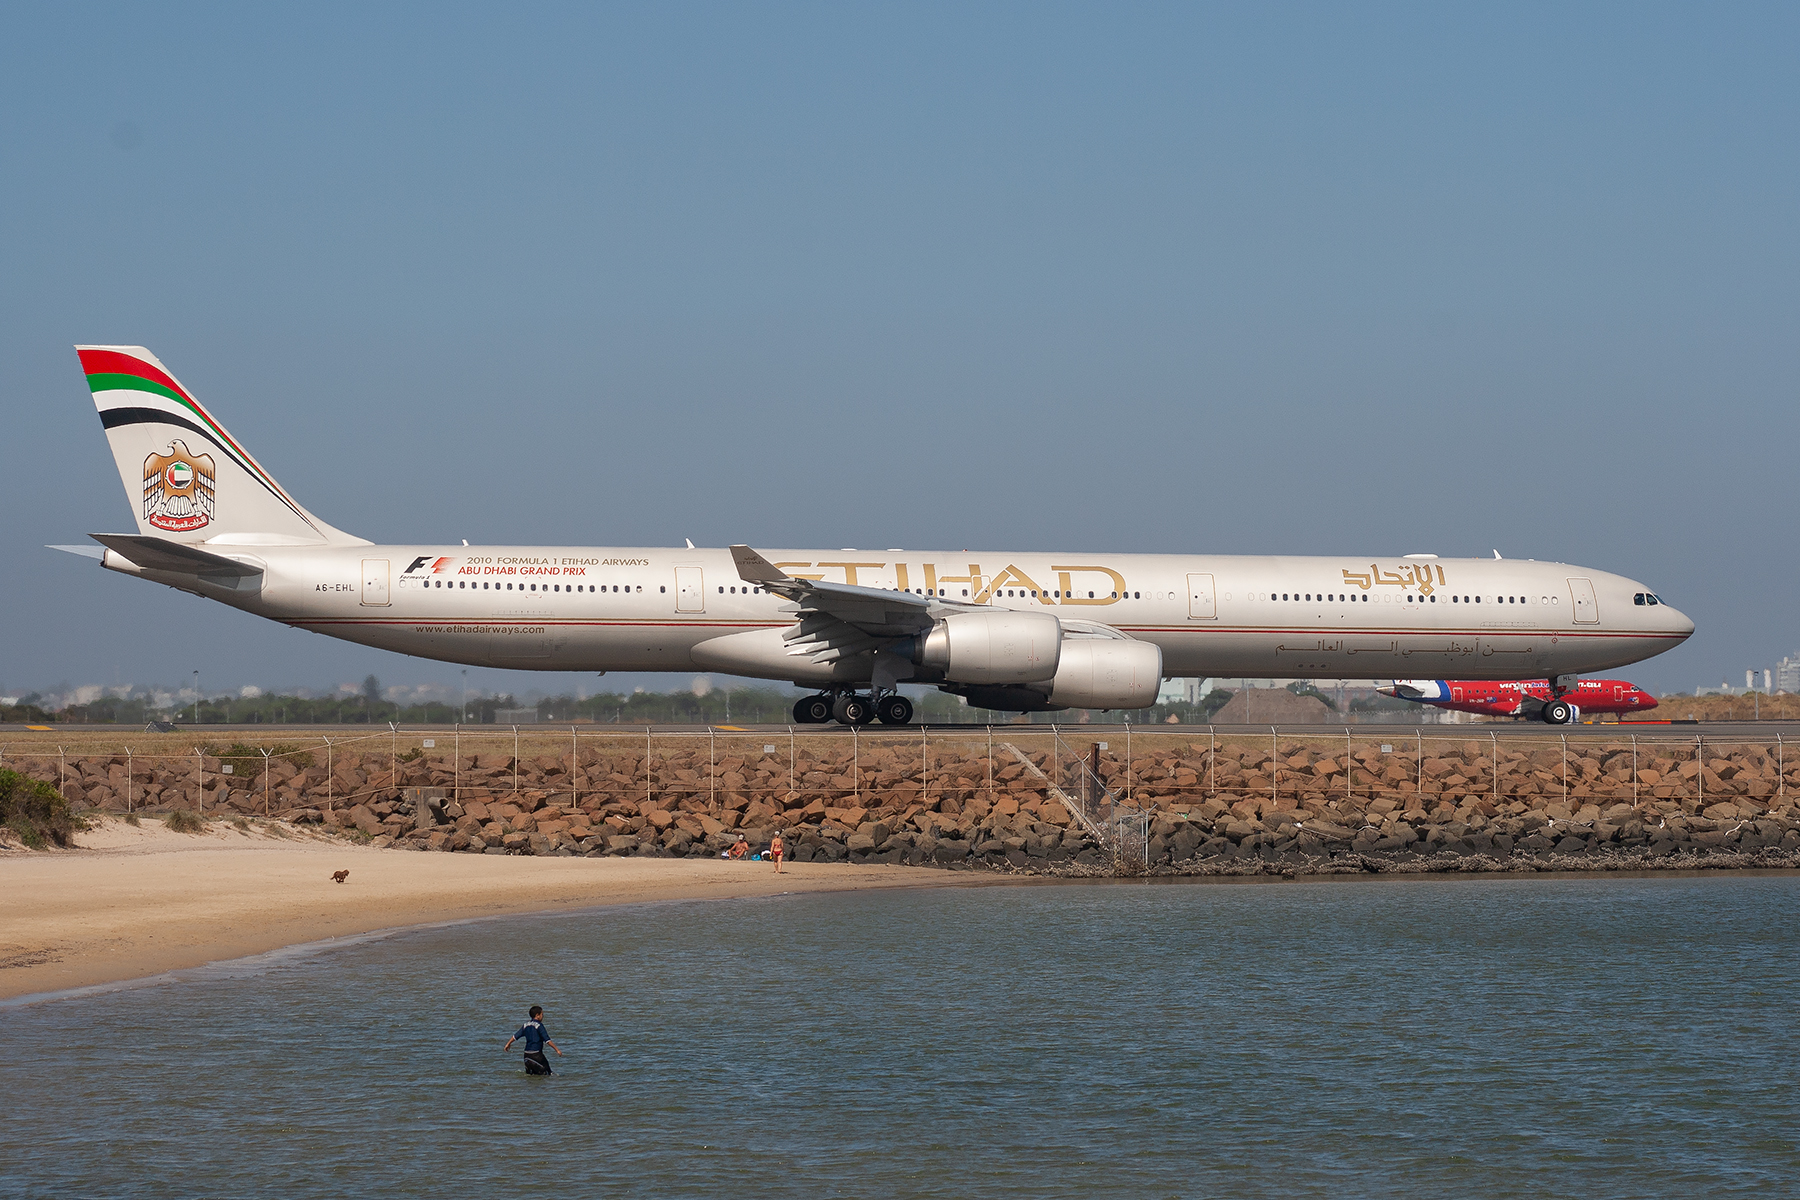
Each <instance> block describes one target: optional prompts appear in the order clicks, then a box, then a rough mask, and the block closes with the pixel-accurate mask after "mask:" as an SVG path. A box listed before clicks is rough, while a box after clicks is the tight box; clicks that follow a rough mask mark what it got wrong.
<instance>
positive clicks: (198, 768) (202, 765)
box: [194, 746, 206, 817]
mask: <svg viewBox="0 0 1800 1200" xmlns="http://www.w3.org/2000/svg"><path fill="white" fill-rule="evenodd" d="M194 773H195V774H196V775H197V776H198V777H199V779H200V786H199V787H197V788H196V789H194V813H195V815H197V816H200V817H205V816H206V760H205V759H204V758H201V757H200V747H198V746H195V747H194Z"/></svg>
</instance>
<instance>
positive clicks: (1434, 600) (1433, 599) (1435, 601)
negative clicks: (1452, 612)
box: [1431, 596, 1437, 604]
mask: <svg viewBox="0 0 1800 1200" xmlns="http://www.w3.org/2000/svg"><path fill="white" fill-rule="evenodd" d="M1431 602H1432V603H1433V604H1436V603H1437V597H1436V596H1433V597H1432V598H1431Z"/></svg>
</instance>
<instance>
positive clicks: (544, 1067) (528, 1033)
mask: <svg viewBox="0 0 1800 1200" xmlns="http://www.w3.org/2000/svg"><path fill="white" fill-rule="evenodd" d="M526 1016H527V1017H528V1018H530V1019H529V1020H527V1021H526V1022H525V1024H523V1025H521V1026H519V1032H517V1033H515V1034H513V1035H512V1036H511V1037H509V1038H507V1039H506V1045H505V1046H504V1047H502V1048H503V1049H506V1050H511V1049H512V1044H513V1043H514V1042H517V1041H523V1042H524V1043H525V1073H526V1074H527V1075H554V1074H556V1072H555V1071H552V1070H551V1069H550V1060H549V1059H547V1058H545V1057H544V1047H545V1046H548V1047H550V1048H551V1049H552V1050H556V1057H558V1058H561V1057H562V1051H561V1050H558V1049H557V1046H556V1043H555V1042H553V1041H551V1040H550V1030H549V1029H548V1028H546V1027H545V1025H544V1009H543V1006H541V1005H537V1004H534V1005H532V1006H531V1011H530V1012H529V1013H527V1014H526Z"/></svg>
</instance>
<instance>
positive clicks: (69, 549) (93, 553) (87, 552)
mask: <svg viewBox="0 0 1800 1200" xmlns="http://www.w3.org/2000/svg"><path fill="white" fill-rule="evenodd" d="M44 549H46V550H61V551H62V552H63V553H64V554H79V555H81V557H83V558H93V559H104V558H105V557H106V550H105V549H104V548H103V547H100V546H45V547H44Z"/></svg>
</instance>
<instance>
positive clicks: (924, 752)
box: [919, 725, 931, 800]
mask: <svg viewBox="0 0 1800 1200" xmlns="http://www.w3.org/2000/svg"><path fill="white" fill-rule="evenodd" d="M930 791H931V749H930V747H929V746H927V745H926V743H925V727H924V726H923V725H921V726H919V798H920V799H921V800H923V799H926V798H927V796H928V794H929V793H930Z"/></svg>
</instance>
